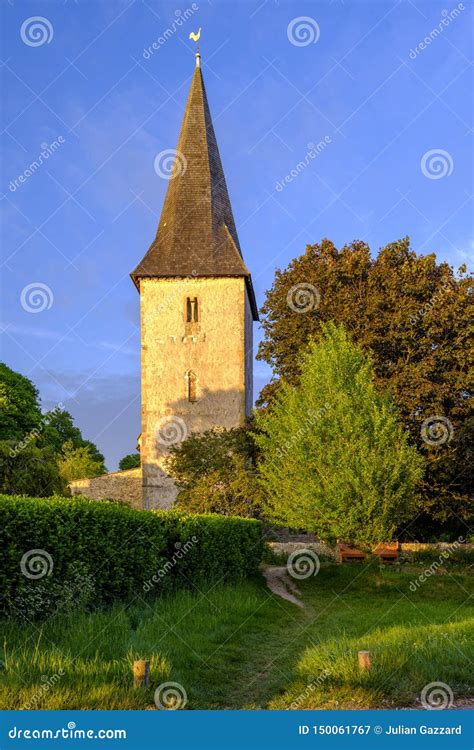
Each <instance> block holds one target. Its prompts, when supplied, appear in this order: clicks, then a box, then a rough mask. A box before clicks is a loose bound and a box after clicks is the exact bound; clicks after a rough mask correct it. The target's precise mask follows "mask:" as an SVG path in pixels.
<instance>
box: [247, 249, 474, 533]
mask: <svg viewBox="0 0 474 750" xmlns="http://www.w3.org/2000/svg"><path fill="white" fill-rule="evenodd" d="M473 287H474V285H473V279H472V277H471V276H469V275H467V274H466V271H465V268H463V267H462V268H460V269H459V271H458V272H457V273H455V272H454V270H453V269H452V268H451V267H450V266H449V265H448V264H447V263H437V261H436V257H435V255H427V256H420V255H417V254H416V253H415V252H414V250H412V249H411V248H410V243H409V240H408V238H406V239H403V240H400V241H398V242H395V243H393V244H390V245H387V246H386V247H384V248H383V249H381V250H380V252H379V253H378V255H377V257H372V256H371V253H370V249H369V247H368V245H366V244H365V243H363V242H353V243H352V244H350V245H347V246H345V247H343V248H342V249H340V250H338V249H337V248H336V247H335V246H334V245H333V243H332V242H330V241H329V240H323V241H322V242H321V243H320V244H316V245H312V246H308V247H307V250H306V253H305V254H304V255H302V256H301V257H298V258H295V259H294V260H293V261H292V262H291V263H290V265H289V266H288V268H287V269H286V270H284V271H277V273H276V276H275V281H274V284H273V286H272V288H271V289H270V290H269V292H268V293H267V297H266V301H265V304H264V306H263V309H262V313H263V315H262V325H263V329H264V334H265V337H264V340H263V342H262V344H261V346H260V350H259V354H258V357H259V358H260V359H263V360H265V361H266V362H268V363H269V364H270V365H271V366H272V368H273V372H274V379H273V381H272V382H271V383H270V384H269V385H268V386H267V387H266V388H265V389H264V390H263V392H262V394H261V399H260V404H261V405H263V406H264V405H267V404H269V403H271V401H272V399H273V397H274V396H275V394H276V392H277V391H278V389H279V384H280V379H281V378H285V379H286V380H287V382H288V383H290V384H296V383H298V381H299V378H300V373H301V363H302V359H303V356H304V352H305V350H306V348H307V346H308V344H309V342H310V340H311V339H315V340H318V339H319V338H320V337H321V335H322V325H323V324H324V323H325V322H327V321H335V322H337V323H343V324H344V325H345V327H346V328H347V330H348V331H349V332H350V334H351V335H352V337H353V338H354V339H355V340H356V341H357V342H358V343H359V344H360V345H361V346H362V348H363V349H364V351H366V352H367V353H369V354H370V355H371V357H372V360H373V363H374V369H375V376H376V380H377V383H378V385H379V386H381V387H382V388H384V389H386V390H388V391H389V392H390V393H391V394H392V396H393V398H394V400H395V403H396V404H397V406H398V409H399V412H400V415H401V418H402V420H403V422H404V424H406V425H407V427H408V429H409V431H410V436H411V440H412V442H413V443H415V444H416V445H418V447H419V449H420V451H422V452H423V454H424V455H425V457H426V459H427V461H426V469H425V474H424V479H423V484H422V488H421V494H422V498H423V512H422V513H421V515H419V516H418V518H417V521H416V522H415V524H414V525H413V526H412V528H411V532H412V534H413V536H421V535H425V536H426V535H428V534H430V533H433V532H438V533H439V531H440V529H442V528H446V529H447V530H451V531H452V532H453V533H454V532H456V533H463V532H465V530H466V522H467V521H468V520H469V515H470V510H469V508H470V506H471V503H470V497H471V495H472V492H473V478H472V468H471V466H472V462H471V465H469V463H466V462H465V461H463V460H462V457H463V456H465V454H466V450H468V442H467V441H468V439H469V435H472V428H471V429H470V430H469V429H468V428H467V425H468V423H469V421H470V420H471V419H472V416H473V409H472V399H471V396H472V392H473V382H472V373H473V371H474V369H473V346H472V325H473V320H474V316H473ZM433 417H438V418H442V420H448V422H447V427H446V422H444V423H443V422H440V421H439V420H438V423H437V422H436V421H435V422H434V423H433V427H432V428H430V429H432V430H433V431H434V432H433V436H434V437H435V438H437V439H434V440H433V439H432V440H430V441H426V440H424V439H423V435H422V427H423V423H424V422H425V420H427V419H432V418H433ZM437 424H440V430H439V432H437V427H436V425H437ZM445 428H446V429H445ZM424 437H425V438H426V431H425V433H424Z"/></svg>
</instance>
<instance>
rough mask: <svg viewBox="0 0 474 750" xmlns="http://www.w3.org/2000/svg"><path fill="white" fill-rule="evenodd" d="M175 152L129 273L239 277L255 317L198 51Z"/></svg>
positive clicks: (136, 279) (134, 276) (140, 275)
mask: <svg viewBox="0 0 474 750" xmlns="http://www.w3.org/2000/svg"><path fill="white" fill-rule="evenodd" d="M176 150H177V155H176V158H175V162H174V165H173V171H172V177H171V179H170V181H169V184H168V190H167V193H166V198H165V202H164V205H163V210H162V213H161V218H160V222H159V225H158V231H157V234H156V237H155V239H154V241H153V242H152V244H151V246H150V248H149V250H148V252H147V253H146V255H145V256H144V258H143V259H142V260H141V262H140V263H139V264H138V266H137V267H136V268H135V270H134V271H133V272H132V274H131V277H132V279H133V281H134V283H135V284H136V286H137V287H139V279H140V278H143V277H183V276H191V277H199V276H206V277H213V276H243V277H245V279H246V286H247V292H248V296H249V301H250V305H251V308H252V313H253V317H254V319H255V320H258V311H257V305H256V301H255V294H254V291H253V287H252V280H251V276H250V272H249V270H248V269H247V267H246V265H245V263H244V260H243V258H242V252H241V249H240V244H239V238H238V236H237V230H236V228H235V222H234V217H233V214H232V208H231V204H230V199H229V194H228V192H227V185H226V181H225V177H224V171H223V169H222V163H221V159H220V155H219V149H218V147H217V141H216V136H215V133H214V127H213V124H212V119H211V113H210V111H209V105H208V102H207V96H206V90H205V88H204V81H203V77H202V72H201V67H200V55H199V53H198V54H197V55H196V69H195V71H194V75H193V79H192V83H191V88H190V91H189V96H188V101H187V104H186V111H185V113H184V117H183V123H182V125H181V132H180V135H179V140H178V145H177V149H176Z"/></svg>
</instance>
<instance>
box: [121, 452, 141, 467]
mask: <svg viewBox="0 0 474 750" xmlns="http://www.w3.org/2000/svg"><path fill="white" fill-rule="evenodd" d="M140 465H141V464H140V454H139V453H129V454H128V455H127V456H124V457H123V458H122V459H121V460H120V463H119V469H120V470H121V471H126V470H127V469H139V468H140Z"/></svg>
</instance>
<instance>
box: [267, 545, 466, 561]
mask: <svg viewBox="0 0 474 750" xmlns="http://www.w3.org/2000/svg"><path fill="white" fill-rule="evenodd" d="M268 544H269V546H270V547H271V549H272V550H273V551H274V552H275V553H276V554H277V555H291V553H292V552H297V551H299V552H302V551H303V550H305V549H309V550H312V551H313V552H315V553H316V554H317V555H326V556H327V557H332V558H334V559H336V550H335V548H334V547H330V546H329V545H328V544H325V543H324V542H296V541H295V542H268ZM454 546H455V542H450V543H448V542H439V543H438V544H423V543H419V542H416V543H411V542H402V543H401V544H400V552H401V553H402V554H403V555H404V556H406V558H407V559H410V554H411V553H413V552H419V551H425V550H429V551H431V552H433V553H436V552H437V551H438V552H440V553H441V552H443V551H445V550H450V549H453V547H454ZM458 549H463V550H472V549H474V544H462V546H460V545H458Z"/></svg>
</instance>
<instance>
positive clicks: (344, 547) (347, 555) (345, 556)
mask: <svg viewBox="0 0 474 750" xmlns="http://www.w3.org/2000/svg"><path fill="white" fill-rule="evenodd" d="M336 554H337V560H338V562H340V563H343V562H353V561H356V560H365V558H366V554H365V552H362V551H361V550H360V549H356V548H355V547H351V545H350V544H338V545H337V547H336Z"/></svg>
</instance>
